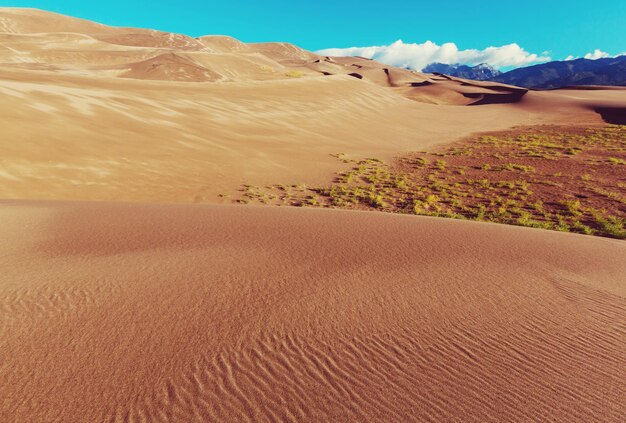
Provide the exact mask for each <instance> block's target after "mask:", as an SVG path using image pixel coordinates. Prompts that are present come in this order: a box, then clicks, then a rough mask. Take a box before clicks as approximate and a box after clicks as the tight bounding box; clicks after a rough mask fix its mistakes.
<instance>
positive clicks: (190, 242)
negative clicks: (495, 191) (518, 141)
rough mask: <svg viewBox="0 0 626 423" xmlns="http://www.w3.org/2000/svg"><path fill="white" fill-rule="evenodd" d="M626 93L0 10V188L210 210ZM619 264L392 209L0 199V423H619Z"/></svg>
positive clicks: (594, 251) (583, 248)
mask: <svg viewBox="0 0 626 423" xmlns="http://www.w3.org/2000/svg"><path fill="white" fill-rule="evenodd" d="M327 74H328V75H327ZM625 93H626V91H623V90H601V89H599V90H593V91H592V90H586V91H580V90H567V91H561V92H541V93H537V92H531V93H527V94H525V95H523V96H521V97H520V92H519V91H517V90H516V89H515V88H511V87H506V86H497V87H494V86H488V85H485V84H480V83H473V82H468V81H463V80H458V79H454V78H446V77H442V76H433V75H430V76H429V75H423V74H419V73H413V72H408V71H406V70H402V69H394V68H389V67H385V66H384V65H381V64H379V63H376V62H372V61H368V60H365V59H358V58H325V57H319V56H317V55H314V54H312V53H310V52H306V51H304V50H301V49H299V48H297V47H296V46H292V45H290V44H284V43H263V44H244V43H241V42H239V41H237V40H234V39H231V38H228V37H218V36H207V37H200V38H198V39H194V38H191V37H187V36H185V35H180V34H170V33H164V32H159V31H151V30H143V29H132V28H112V27H107V26H103V25H99V24H96V23H93V22H88V21H82V20H78V19H74V18H69V17H64V16H60V15H55V14H50V13H47V12H42V11H36V10H30V9H6V8H2V9H0V127H1V128H2V132H1V135H0V198H2V199H10V198H22V199H24V198H27V199H80V200H131V201H143V200H150V201H171V202H191V201H197V202H215V201H217V197H216V195H217V194H218V193H221V192H232V190H234V189H236V188H237V187H239V186H240V185H241V184H242V183H251V184H254V185H260V184H267V183H280V182H287V183H289V182H290V183H299V182H312V183H318V182H325V181H327V180H328V179H329V178H330V177H331V176H332V174H333V172H334V171H336V170H338V161H337V160H336V159H335V158H332V157H330V154H334V153H340V152H341V153H346V154H348V156H349V157H355V158H363V157H380V158H383V159H384V158H388V157H391V156H393V155H396V154H398V153H401V152H406V151H415V150H421V149H424V148H429V147H431V146H434V145H437V144H442V143H447V142H451V141H455V140H457V139H458V138H460V137H463V136H466V135H468V134H470V133H473V132H482V131H488V130H497V129H505V128H508V127H511V126H513V125H520V124H524V125H528V124H535V123H560V124H567V123H578V124H580V123H585V124H599V123H601V118H600V116H599V115H598V113H596V111H595V109H596V108H597V106H598V105H601V106H604V107H611V108H613V109H619V108H620V107H623V105H624V104H625V103H626V98H625V95H626V94H625ZM501 101H506V103H502V104H484V105H480V106H468V107H466V106H463V105H468V104H471V103H481V104H483V103H499V102H501ZM613 109H612V110H613ZM619 110H621V109H619ZM625 256H626V244H624V243H623V242H618V241H613V240H608V239H596V238H592V237H584V236H576V235H571V234H562V233H553V232H544V231H540V230H531V229H523V228H517V227H504V226H498V225H490V224H479V223H475V222H460V221H450V220H439V219H430V218H419V217H412V216H396V215H389V214H375V213H356V212H339V211H328V210H306V209H281V208H256V207H250V208H239V207H233V206H192V205H169V206H165V205H139V204H134V205H131V204H121V203H90V202H84V203H81V202H66V203H63V202H36V201H33V202H24V201H21V202H11V201H5V202H3V203H0V381H1V383H0V398H1V400H0V421H3V422H4V421H28V422H38V421H40V422H50V421H70V422H74V421H111V422H122V421H124V422H135V421H184V422H189V421H246V420H254V421H276V420H283V421H407V420H415V421H442V420H447V421H455V420H465V421H543V420H557V421H581V422H588V421H617V420H619V418H620V417H621V416H623V415H624V414H626V408H625V407H624V405H623V401H621V400H622V399H623V398H624V396H625V394H626V384H625V383H624V380H626V371H625V369H626V312H625V310H626V300H625V297H626V287H625V285H624V283H623V281H624V280H625V279H626V265H625V263H626V260H624V258H625Z"/></svg>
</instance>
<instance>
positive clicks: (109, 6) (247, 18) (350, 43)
mask: <svg viewBox="0 0 626 423" xmlns="http://www.w3.org/2000/svg"><path fill="white" fill-rule="evenodd" d="M3 5H4V6H19V7H37V8H41V9H46V10H51V11H55V12H59V13H63V14H68V15H72V16H77V17H82V18H86V19H91V20H95V21H98V22H101V23H105V24H109V25H122V26H134V27H144V28H154V29H160V30H166V31H172V32H179V33H184V34H188V35H191V36H199V35H205V34H226V35H231V36H234V37H236V38H239V39H241V40H242V41H246V42H255V41H288V42H292V43H294V44H297V45H299V46H301V47H303V48H306V49H308V50H320V49H327V48H345V47H355V46H356V47H369V46H390V45H393V43H394V42H396V41H397V40H402V42H403V44H402V45H398V44H395V48H394V50H393V52H392V53H393V54H394V55H395V56H394V57H395V59H394V60H400V61H402V60H404V59H402V58H398V55H400V56H402V57H404V56H406V55H411V54H425V53H424V51H430V52H431V53H432V52H436V51H439V50H436V49H434V47H433V46H432V45H427V46H423V43H425V42H426V41H432V42H433V43H434V45H435V46H438V47H440V46H442V45H445V43H454V45H455V47H456V48H457V50H459V51H461V52H462V51H464V50H468V49H476V50H478V51H479V53H480V52H483V51H484V49H485V48H487V47H490V46H495V47H500V46H508V45H511V44H516V45H517V46H519V48H520V49H522V50H523V51H524V52H525V53H528V54H529V55H532V54H536V55H537V58H539V60H537V62H540V61H545V58H547V57H549V58H551V59H552V60H563V59H565V58H566V57H567V56H574V57H582V56H584V55H585V54H588V53H590V52H593V51H595V50H596V49H599V50H601V52H607V53H609V54H610V55H616V54H620V53H624V52H626V0H601V1H600V0H596V1H589V0H584V1H579V0H569V1H562V0H555V1H550V0H542V1H540V0H525V1H516V2H510V1H504V0H498V1H493V0H479V1H467V0H464V1H456V0H444V1H433V0H429V1H417V0H413V1H403V2H388V1H383V0H377V1H370V0H361V1H353V0H347V1H346V0H343V1H342V0H336V1H328V0H317V1H303V0H300V1H296V0H266V1H252V0H222V1H195V0H187V1H148V0H140V1H134V0H108V1H89V0H82V1H76V0H63V1H53V0H28V1H20V0H15V1H12V2H7V3H3ZM412 44H416V45H418V47H405V45H409V46H411V45H412ZM420 45H422V46H423V48H421V49H420V48H419V46H420ZM448 47H450V45H448ZM449 50H450V48H447V49H446V51H448V52H449ZM513 50H515V49H514V48H509V49H508V50H506V51H502V52H497V51H496V52H495V53H494V52H491V53H494V54H496V56H495V57H500V56H498V54H499V55H506V54H513V55H515V54H517V55H518V56H519V55H520V54H521V53H520V52H519V51H513ZM380 52H381V51H380V50H379V53H380ZM383 53H388V51H387V50H385V52H383ZM598 55H600V54H599V53H598V54H596V56H598ZM475 56H476V55H475ZM492 56H493V55H492ZM492 56H490V55H489V54H487V55H484V54H483V55H481V54H478V55H477V56H476V57H478V58H481V57H482V58H485V57H486V58H487V59H489V60H492V61H494V60H495V61H497V59H493V58H492ZM433 57H440V58H441V57H446V56H445V54H444V55H443V56H442V55H439V56H437V55H435V56H433ZM459 57H460V58H461V59H463V60H465V61H468V62H472V60H474V59H475V60H474V61H478V60H479V59H477V58H476V57H474V56H472V54H471V52H470V53H468V54H465V55H463V54H460V55H459V54H457V55H456V56H455V55H454V54H453V55H452V56H450V60H452V59H455V58H456V59H458V58H459ZM468 58H470V59H471V60H470V59H468ZM472 58H473V59H472ZM542 58H543V59H542ZM425 60H426V59H425ZM515 60H517V61H518V62H516V63H517V64H516V65H522V64H530V63H531V62H532V56H530V58H528V56H527V58H526V59H522V58H521V56H519V57H517V59H515ZM515 60H513V61H515ZM524 60H525V62H524ZM505 62H506V60H505V61H500V63H499V65H500V66H504V67H506V66H511V65H506V64H504V63H505ZM521 62H524V63H521ZM392 64H397V63H392Z"/></svg>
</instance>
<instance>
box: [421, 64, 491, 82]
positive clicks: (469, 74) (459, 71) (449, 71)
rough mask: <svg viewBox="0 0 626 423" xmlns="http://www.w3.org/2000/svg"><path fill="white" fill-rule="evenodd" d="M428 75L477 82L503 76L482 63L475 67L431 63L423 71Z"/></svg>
mask: <svg viewBox="0 0 626 423" xmlns="http://www.w3.org/2000/svg"><path fill="white" fill-rule="evenodd" d="M422 72H426V73H443V74H446V75H450V76H456V77H459V78H464V79H473V80H475V81H486V80H490V79H493V78H495V77H496V76H498V75H500V74H502V72H500V71H499V70H497V69H495V68H493V67H491V66H489V65H488V64H486V63H481V64H480V65H476V66H474V67H471V66H467V65H460V64H455V65H446V64H445V63H431V64H430V65H428V66H426V67H425V68H424V69H422Z"/></svg>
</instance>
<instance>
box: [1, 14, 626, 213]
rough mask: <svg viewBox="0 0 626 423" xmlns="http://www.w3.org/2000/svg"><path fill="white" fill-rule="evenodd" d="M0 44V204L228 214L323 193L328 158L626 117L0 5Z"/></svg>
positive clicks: (585, 99) (306, 55) (505, 89)
mask: <svg viewBox="0 0 626 423" xmlns="http://www.w3.org/2000/svg"><path fill="white" fill-rule="evenodd" d="M0 41H1V42H0V126H1V127H2V136H1V137H0V151H2V155H1V156H0V198H22V199H46V200H55V199H64V200H113V201H151V202H160V201H168V202H183V203H190V202H199V203H220V202H225V201H226V202H227V201H228V200H224V198H225V197H219V194H232V193H233V192H236V190H237V189H238V188H239V187H240V186H241V185H242V184H250V185H255V186H260V185H266V184H274V183H285V184H302V183H306V184H321V183H326V182H328V181H329V180H331V179H332V178H333V176H334V173H335V172H337V171H340V170H342V169H338V168H337V160H336V159H335V158H333V157H332V156H331V155H333V154H337V153H345V154H346V155H347V156H348V157H351V158H354V159H362V158H366V157H375V158H379V159H383V160H388V159H391V158H392V157H394V156H396V155H399V154H403V153H406V152H412V151H419V150H424V149H429V148H432V147H434V146H437V145H442V144H447V143H451V142H454V141H456V140H458V139H459V138H463V137H466V136H469V135H471V134H473V133H476V132H484V131H496V130H504V129H507V128H510V127H512V126H516V125H533V124H568V123H576V124H589V125H599V124H602V123H603V121H602V117H601V115H600V114H599V113H597V112H596V110H595V109H596V108H597V107H598V106H606V105H609V106H611V107H626V90H602V89H599V90H585V91H582V90H577V91H574V90H568V91H551V92H528V93H526V94H524V93H525V92H526V90H520V89H517V88H515V87H510V86H506V85H502V84H494V83H480V82H475V81H465V80H462V79H458V78H450V77H443V76H438V75H428V74H422V73H419V72H411V71H408V70H406V69H399V68H393V67H389V66H385V65H383V64H381V63H378V62H375V61H372V60H366V59H361V58H354V57H353V58H339V57H337V58H331V57H323V56H318V55H316V54H313V53H310V52H307V51H305V50H302V49H300V48H298V47H296V46H293V45H291V44H288V43H261V44H245V43H242V42H239V41H238V40H235V39H233V38H230V37H225V36H206V37H199V38H197V39H195V38H191V37H187V36H184V35H181V34H171V33H166V32H159V31H151V30H144V29H133V28H115V27H108V26H104V25H99V24H96V23H93V22H88V21H83V20H79V19H75V18H70V17H67V16H62V15H57V14H53V13H49V12H44V11H38V10H33V9H12V8H0ZM351 74H352V76H350V75H351ZM355 75H358V76H359V77H360V78H361V79H359V78H357V77H355ZM502 102H504V103H502ZM490 103H495V104H490ZM470 104H480V105H475V106H469V105H470ZM465 106H467V107H465Z"/></svg>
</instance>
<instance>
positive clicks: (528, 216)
mask: <svg viewBox="0 0 626 423" xmlns="http://www.w3.org/2000/svg"><path fill="white" fill-rule="evenodd" d="M334 156H335V157H337V159H339V160H341V161H342V162H344V163H352V165H353V166H352V168H351V169H350V170H348V171H345V172H341V173H339V174H338V175H337V177H336V179H335V181H334V182H333V183H332V184H330V185H328V186H324V187H307V186H302V185H300V186H298V185H291V186H278V185H274V186H268V187H264V188H257V187H244V189H243V194H242V195H241V199H240V200H239V201H244V202H257V203H262V204H275V205H292V206H315V207H339V208H352V209H375V210H381V211H387V212H394V213H408V214H418V215H428V216H440V217H449V218H457V219H472V220H479V221H489V222H497V223H506V224H513V225H521V226H529V227H535V228H543V229H552V230H558V231H564V232H576V233H581V234H589V235H600V236H608V237H614V238H621V239H624V238H626V228H625V227H626V208H625V207H624V206H625V204H626V203H625V201H626V200H625V199H626V185H625V184H624V175H623V172H622V166H621V164H622V162H624V160H625V159H626V128H624V127H620V126H608V127H605V128H591V129H582V128H574V129H572V128H556V127H546V128H539V129H537V128H530V129H525V130H516V131H510V132H504V133H498V134H491V135H486V136H480V137H477V138H474V139H470V140H467V141H464V142H462V143H460V144H459V145H455V146H451V147H448V148H447V149H445V150H443V151H436V152H431V153H427V152H420V153H414V154H411V155H408V156H405V157H401V158H399V159H397V160H395V162H394V163H392V164H387V163H383V162H382V161H380V160H378V159H375V158H369V159H364V160H360V161H353V160H348V159H346V158H345V156H344V155H343V154H337V155H334Z"/></svg>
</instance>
